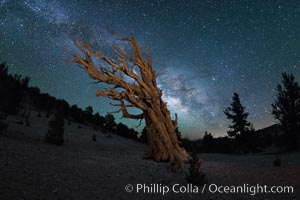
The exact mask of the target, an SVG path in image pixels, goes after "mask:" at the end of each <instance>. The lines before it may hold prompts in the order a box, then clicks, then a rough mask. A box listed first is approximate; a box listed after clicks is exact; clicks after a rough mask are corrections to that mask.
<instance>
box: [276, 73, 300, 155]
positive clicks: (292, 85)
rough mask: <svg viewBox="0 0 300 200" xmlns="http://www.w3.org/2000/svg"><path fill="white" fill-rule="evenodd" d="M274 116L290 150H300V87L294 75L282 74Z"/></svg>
mask: <svg viewBox="0 0 300 200" xmlns="http://www.w3.org/2000/svg"><path fill="white" fill-rule="evenodd" d="M272 108H273V111H272V114H273V116H274V118H275V119H277V120H278V121H279V123H280V125H281V127H282V129H283V131H284V140H285V141H284V142H285V145H286V146H287V148H288V149H289V150H292V149H296V148H299V147H298V138H299V136H298V135H299V134H300V87H299V85H298V83H297V82H296V81H295V77H294V76H293V74H287V73H283V74H282V85H281V84H279V85H278V86H277V97H276V99H275V102H274V103H273V104H272Z"/></svg>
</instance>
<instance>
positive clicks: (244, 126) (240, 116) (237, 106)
mask: <svg viewBox="0 0 300 200" xmlns="http://www.w3.org/2000/svg"><path fill="white" fill-rule="evenodd" d="M224 114H225V115H226V117H227V119H230V120H232V125H229V128H230V130H229V131H228V132H227V133H228V136H230V137H235V138H238V137H239V136H243V135H246V134H247V133H248V131H249V130H250V125H251V124H250V123H249V122H248V121H247V117H248V115H249V113H247V112H245V107H243V106H242V104H241V102H240V97H239V95H238V94H237V93H234V94H233V97H232V103H231V106H230V107H227V108H226V109H225V110H224Z"/></svg>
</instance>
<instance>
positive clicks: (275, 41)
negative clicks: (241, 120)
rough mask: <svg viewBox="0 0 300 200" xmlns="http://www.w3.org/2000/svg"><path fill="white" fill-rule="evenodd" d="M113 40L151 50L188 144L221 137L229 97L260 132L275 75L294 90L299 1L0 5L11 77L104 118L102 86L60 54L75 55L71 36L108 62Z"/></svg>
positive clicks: (267, 118) (299, 58)
mask: <svg viewBox="0 0 300 200" xmlns="http://www.w3.org/2000/svg"><path fill="white" fill-rule="evenodd" d="M117 34H122V35H125V36H129V35H130V34H133V35H134V36H135V37H136V38H137V41H138V42H139V44H140V46H141V48H143V49H146V48H148V49H149V51H150V54H151V56H152V60H153V68H154V70H155V71H157V72H159V73H162V74H161V75H160V76H159V77H158V85H159V87H160V88H161V89H162V90H163V99H164V100H165V101H166V102H168V105H169V108H170V110H171V113H172V114H174V113H175V112H176V113H178V116H179V129H180V131H181V132H182V133H183V134H184V137H188V138H190V139H195V138H199V137H202V135H203V133H204V131H206V130H207V131H209V132H211V133H212V134H213V135H214V136H222V135H226V131H227V126H228V124H229V123H230V121H228V120H227V119H226V117H225V115H224V114H223V110H224V109H225V108H226V107H227V106H228V105H229V104H230V103H231V98H232V95H233V93H234V92H237V93H239V95H240V98H241V102H242V104H243V105H244V106H246V111H248V112H249V118H248V119H249V121H250V122H252V123H253V124H254V127H255V128H256V129H259V128H263V127H266V126H269V125H271V124H272V123H274V119H273V117H272V114H271V103H272V102H273V99H274V96H275V94H276V91H275V88H276V86H277V84H278V83H279V82H280V76H281V73H282V72H288V73H293V74H294V75H295V77H296V80H297V81H298V82H300V2H299V0H263V1H262V0H149V1H142V0H114V1H109V0H97V1H96V0H94V1H92V0H91V1H89V0H47V1H46V0H34V1H29V0H28V1H21V0H0V38H1V39H0V58H1V61H7V63H8V65H9V70H10V72H11V73H18V74H22V75H24V76H25V75H27V76H30V77H31V83H30V84H31V86H38V87H39V88H41V90H42V91H43V92H48V93H49V94H51V95H53V96H55V97H58V98H61V99H66V100H67V101H68V102H69V103H70V104H71V105H72V104H77V105H79V106H80V107H82V108H85V107H87V106H88V105H91V106H93V107H94V111H95V112H100V114H102V115H105V114H106V112H107V111H112V110H114V109H115V108H112V107H110V106H109V105H108V102H109V100H108V99H106V98H97V97H95V90H96V89H98V88H99V87H100V88H101V87H104V86H103V85H93V84H90V82H91V79H90V78H89V77H88V76H87V75H86V74H85V73H84V71H82V70H81V69H79V68H78V67H76V65H75V64H72V63H67V62H65V60H66V59H69V58H70V57H69V56H68V55H67V54H66V52H65V51H64V48H65V49H68V50H70V51H75V50H76V48H75V47H74V45H73V43H72V41H73V39H75V38H77V39H82V40H84V41H85V42H88V43H90V44H92V46H93V47H94V48H95V49H97V50H99V51H101V52H102V53H104V54H106V55H112V51H111V49H112V46H113V45H114V44H120V40H119V38H118V37H117V36H116V35H117ZM173 116H174V115H173ZM116 121H118V122H119V121H122V122H124V123H126V124H127V125H128V126H129V127H130V128H131V127H135V126H136V125H137V124H138V121H135V120H123V119H121V118H120V116H116Z"/></svg>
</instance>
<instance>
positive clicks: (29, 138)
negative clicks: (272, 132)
mask: <svg viewBox="0 0 300 200" xmlns="http://www.w3.org/2000/svg"><path fill="white" fill-rule="evenodd" d="M8 120H9V122H10V126H9V129H8V132H7V133H5V134H2V135H0V200H8V199H9V200H19V199H20V200H52V199H53V200H56V199H57V200H59V199H60V200H77V199H78V200H79V199H80V200H102V199H121V200H122V199H210V200H212V199H245V200H246V199H269V200H273V199H274V200H275V199H278V200H279V199H280V200H281V199H287V200H295V199H300V195H299V193H300V191H299V189H300V153H299V152H296V153H291V154H284V155H280V158H281V162H282V166H280V167H273V165H272V163H273V160H274V159H275V155H246V156H244V155H221V154H202V155H200V157H201V158H202V159H203V160H204V165H203V168H202V170H203V172H204V173H205V174H206V177H207V181H208V184H206V186H205V187H204V190H203V191H204V192H203V194H202V189H203V188H197V189H198V191H196V190H195V188H194V190H193V188H189V185H187V182H186V180H185V174H184V173H182V174H176V173H173V172H171V171H169V170H168V169H167V167H166V166H167V165H166V163H158V162H154V161H150V160H143V159H142V158H143V153H144V151H145V149H146V145H144V144H141V143H138V142H135V141H132V140H128V139H126V138H122V137H119V136H116V135H112V137H111V138H108V137H105V135H104V134H103V133H101V132H99V131H95V130H93V129H92V128H91V127H88V126H83V125H81V126H82V127H81V128H78V124H76V123H73V122H72V123H71V125H67V123H66V124H65V139H66V140H67V141H66V142H65V143H64V144H63V145H62V146H56V145H50V144H47V143H46V142H45V141H44V134H45V133H46V131H47V126H48V120H49V119H47V118H45V117H42V118H39V117H36V116H31V118H30V127H26V126H25V125H23V124H20V121H22V120H23V121H24V119H22V118H18V117H15V116H9V118H8ZM93 134H96V135H97V141H96V142H95V141H92V135H93ZM128 184H131V185H132V186H133V187H131V186H128ZM137 184H139V185H137ZM175 184H177V185H176V186H175V189H174V190H175V191H173V186H174V185H175ZM257 184H259V185H260V186H263V185H267V186H268V187H271V186H293V189H294V192H293V194H270V193H269V194H256V195H251V194H250V193H251V191H248V193H246V194H234V193H232V192H231V193H230V194H225V193H217V192H215V193H214V191H209V189H211V190H214V189H215V186H216V185H218V186H230V187H232V186H245V187H248V188H249V187H250V186H256V185H257ZM126 185H127V187H126V189H129V190H130V189H133V191H131V192H126V190H125V186H126ZM137 187H141V189H139V190H137ZM163 188H164V189H166V188H169V191H168V193H166V194H164V195H163V194H162V189H163ZM180 188H181V190H182V192H179V193H176V192H178V191H179V190H180ZM188 188H189V189H190V190H192V191H188V190H189V189H188ZM155 189H157V190H156V191H155ZM248 190H251V189H248ZM222 191H223V192H224V190H222ZM222 191H221V192H222ZM252 194H253V193H252Z"/></svg>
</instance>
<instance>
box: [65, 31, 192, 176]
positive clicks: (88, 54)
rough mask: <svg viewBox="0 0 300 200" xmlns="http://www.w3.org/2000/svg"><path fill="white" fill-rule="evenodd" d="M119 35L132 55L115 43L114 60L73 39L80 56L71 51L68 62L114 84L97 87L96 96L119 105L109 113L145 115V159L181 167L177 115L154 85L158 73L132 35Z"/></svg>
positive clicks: (185, 158)
mask: <svg viewBox="0 0 300 200" xmlns="http://www.w3.org/2000/svg"><path fill="white" fill-rule="evenodd" d="M121 39H122V40H123V41H125V42H128V43H129V44H130V45H131V48H132V51H133V55H131V54H129V53H128V51H125V50H124V48H122V47H121V46H119V45H115V49H114V53H115V55H116V59H115V60H114V59H111V58H108V57H106V56H104V55H103V54H101V53H99V52H98V51H94V50H93V49H92V47H91V46H90V45H88V44H86V43H83V42H79V41H74V44H75V46H76V47H77V48H78V49H79V50H80V51H81V53H83V56H81V55H79V54H77V53H70V54H71V55H72V56H73V58H74V59H73V60H70V62H74V63H77V64H79V65H80V66H81V67H82V68H83V69H85V71H86V72H87V73H88V74H89V75H90V77H91V78H92V79H95V80H96V81H97V82H99V83H107V84H110V85H114V87H112V88H108V89H103V90H102V89H101V90H98V91H96V96H106V97H108V98H110V99H112V100H115V101H118V102H119V103H117V104H112V105H114V106H118V107H119V108H120V109H119V110H117V111H115V112H112V113H117V112H122V114H123V117H124V118H131V119H140V120H142V119H145V123H146V127H145V130H146V135H147V141H148V144H149V145H148V149H147V151H146V153H145V158H146V159H155V160H157V161H169V164H170V165H171V167H172V168H173V169H176V170H180V169H182V167H183V166H184V164H185V163H187V161H188V160H189V155H188V153H187V152H186V151H185V150H184V149H183V148H181V147H180V146H179V141H178V139H177V134H176V131H175V129H176V127H177V115H176V114H175V116H176V119H175V120H172V119H171V116H170V111H169V110H168V108H167V103H166V102H164V101H163V100H162V90H160V89H159V88H158V86H157V83H156V78H157V74H155V73H154V71H153V69H152V62H151V58H150V54H149V52H148V51H146V58H143V56H142V52H141V50H140V48H139V46H138V44H137V42H136V39H135V38H134V37H133V36H131V37H129V38H121ZM95 59H100V60H101V61H102V62H104V63H105V65H100V66H96V64H95V63H94V60H95ZM128 80H132V81H128ZM128 107H134V108H138V109H139V110H141V113H140V114H131V113H129V112H128V110H127V108H128Z"/></svg>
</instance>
